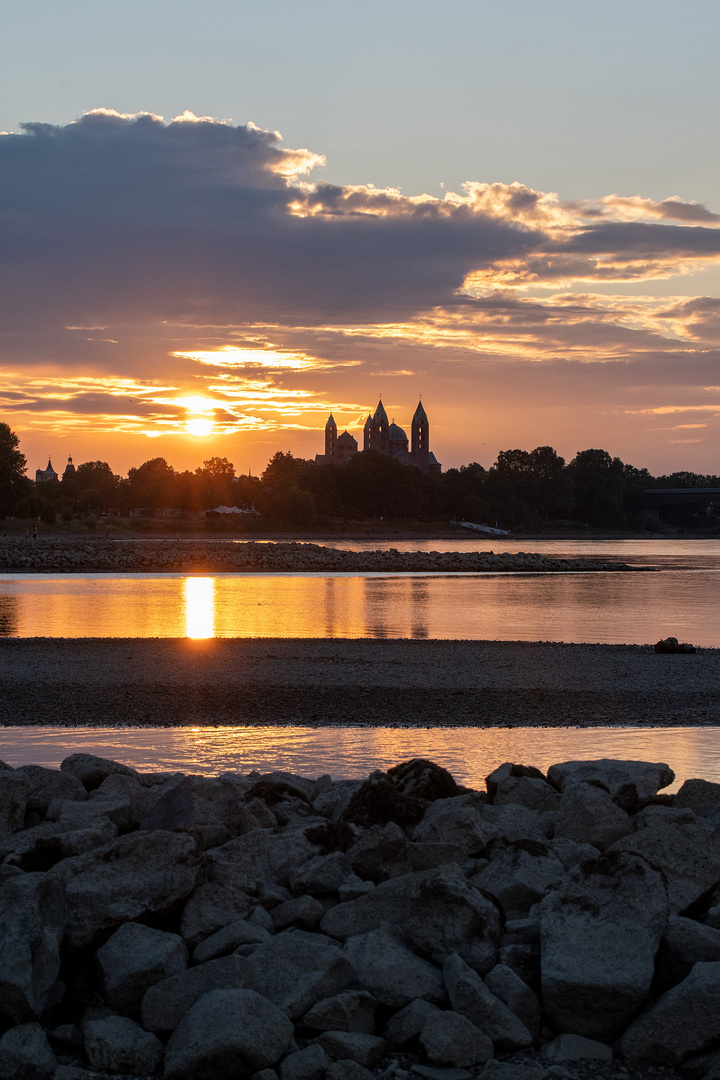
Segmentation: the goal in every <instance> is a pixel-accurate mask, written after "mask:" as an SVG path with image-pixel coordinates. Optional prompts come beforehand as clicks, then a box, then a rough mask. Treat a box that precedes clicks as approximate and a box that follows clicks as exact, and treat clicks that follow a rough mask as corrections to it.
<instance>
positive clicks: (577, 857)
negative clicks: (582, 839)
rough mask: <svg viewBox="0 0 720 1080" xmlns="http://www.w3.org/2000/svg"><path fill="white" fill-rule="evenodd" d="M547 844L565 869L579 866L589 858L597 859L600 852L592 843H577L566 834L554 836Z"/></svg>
mask: <svg viewBox="0 0 720 1080" xmlns="http://www.w3.org/2000/svg"><path fill="white" fill-rule="evenodd" d="M548 846H549V848H550V850H551V851H552V853H553V855H557V857H558V859H559V860H560V862H561V863H562V864H563V866H564V867H565V869H566V870H572V868H573V866H579V865H580V864H581V863H584V862H588V860H590V859H597V857H598V856H599V854H600V849H599V848H596V847H593V846H592V844H577V843H576V842H575V841H574V840H568V838H567V837H566V836H558V837H554V838H553V839H552V840H550V842H549V845H548Z"/></svg>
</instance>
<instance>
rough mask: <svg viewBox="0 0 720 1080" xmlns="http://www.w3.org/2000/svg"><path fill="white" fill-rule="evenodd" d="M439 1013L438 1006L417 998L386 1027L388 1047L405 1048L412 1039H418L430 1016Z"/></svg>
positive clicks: (384, 1036) (396, 1014) (392, 1017)
mask: <svg viewBox="0 0 720 1080" xmlns="http://www.w3.org/2000/svg"><path fill="white" fill-rule="evenodd" d="M437 1011H438V1007H437V1005H433V1004H432V1003H431V1002H430V1001H424V1000H423V998H415V1000H414V1001H411V1002H409V1004H407V1005H405V1007H404V1008H402V1009H399V1010H398V1011H397V1012H396V1013H395V1015H394V1016H391V1017H390V1019H389V1020H388V1022H387V1024H386V1025H385V1030H384V1031H383V1038H384V1039H385V1041H386V1042H387V1044H388V1046H392V1047H394V1048H396V1047H400V1046H403V1045H404V1044H405V1043H407V1042H410V1040H411V1039H415V1038H417V1036H418V1035H419V1034H420V1032H421V1031H422V1029H423V1024H424V1023H425V1021H426V1020H427V1018H428V1016H430V1014H431V1013H433V1012H437Z"/></svg>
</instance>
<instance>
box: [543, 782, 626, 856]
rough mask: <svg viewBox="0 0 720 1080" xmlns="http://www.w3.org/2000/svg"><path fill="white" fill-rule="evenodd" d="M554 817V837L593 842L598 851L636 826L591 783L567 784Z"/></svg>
mask: <svg viewBox="0 0 720 1080" xmlns="http://www.w3.org/2000/svg"><path fill="white" fill-rule="evenodd" d="M554 816H555V832H554V835H555V836H558V837H565V838H567V839H568V840H574V841H575V843H576V844H592V846H593V847H596V848H599V849H600V850H601V851H604V850H605V848H608V847H610V845H611V844H614V843H615V841H616V840H620V839H621V838H622V837H623V836H628V835H629V834H630V833H632V832H634V829H635V826H634V825H633V820H632V818H631V817H630V815H629V814H626V813H625V811H624V810H621V809H620V807H619V806H616V805H615V803H614V802H613V801H612V798H611V797H610V795H609V794H608V793H607V791H603V790H602V788H599V787H595V786H594V785H593V784H579V783H578V784H569V783H566V784H565V785H564V787H563V793H562V799H561V800H560V804H559V806H558V807H557V810H556V811H555V815H554Z"/></svg>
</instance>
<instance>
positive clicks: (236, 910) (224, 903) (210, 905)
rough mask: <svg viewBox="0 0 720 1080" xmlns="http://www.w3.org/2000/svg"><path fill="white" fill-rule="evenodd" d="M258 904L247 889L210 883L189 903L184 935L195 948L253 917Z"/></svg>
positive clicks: (184, 915)
mask: <svg viewBox="0 0 720 1080" xmlns="http://www.w3.org/2000/svg"><path fill="white" fill-rule="evenodd" d="M255 903H256V901H255V900H254V899H253V898H252V897H251V896H248V894H247V892H245V890H244V889H242V888H239V887H238V886H234V885H230V884H227V885H224V884H222V883H220V882H215V881H208V882H206V883H205V884H204V885H199V886H198V888H197V889H196V890H195V892H194V893H193V894H192V896H191V897H190V898H189V900H187V901H186V903H185V907H184V908H183V912H182V917H181V919H180V933H181V934H182V936H183V938H184V939H185V941H186V942H187V943H188V945H189V946H190V947H191V948H192V947H193V946H198V945H199V944H200V942H201V941H204V940H205V939H207V938H209V937H211V936H212V935H214V934H216V933H218V932H219V931H221V930H224V929H226V928H227V927H229V926H230V925H231V924H235V923H237V922H238V920H241V919H242V920H245V919H247V918H248V916H249V915H250V914H251V912H252V910H253V908H254V907H255Z"/></svg>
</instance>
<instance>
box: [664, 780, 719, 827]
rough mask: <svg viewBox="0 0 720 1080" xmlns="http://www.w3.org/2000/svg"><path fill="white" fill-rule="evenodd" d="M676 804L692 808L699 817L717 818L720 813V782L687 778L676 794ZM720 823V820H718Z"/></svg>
mask: <svg viewBox="0 0 720 1080" xmlns="http://www.w3.org/2000/svg"><path fill="white" fill-rule="evenodd" d="M674 805H675V806H676V807H677V808H678V809H682V810H692V812H693V813H694V814H697V815H698V817H710V816H711V815H712V816H713V819H716V818H717V816H718V814H720V784H713V783H711V781H710V780H686V781H685V783H684V784H683V785H682V787H681V788H680V790H679V791H678V792H677V794H676V795H675V802H674ZM716 823H717V824H720V821H716Z"/></svg>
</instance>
